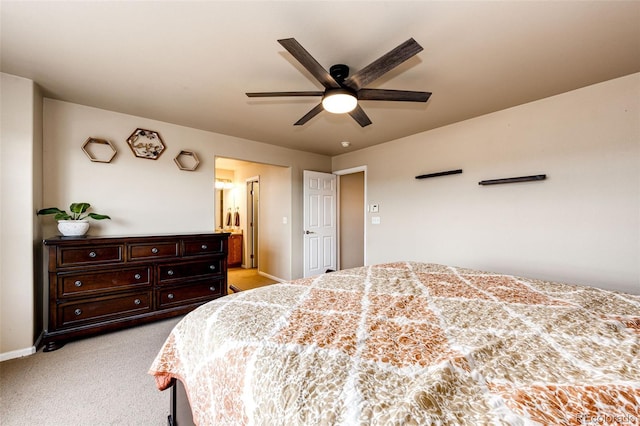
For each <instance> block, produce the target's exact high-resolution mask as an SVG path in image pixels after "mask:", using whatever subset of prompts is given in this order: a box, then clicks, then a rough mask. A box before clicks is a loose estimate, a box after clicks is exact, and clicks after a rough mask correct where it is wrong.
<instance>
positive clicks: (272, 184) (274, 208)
mask: <svg viewBox="0 0 640 426" xmlns="http://www.w3.org/2000/svg"><path fill="white" fill-rule="evenodd" d="M291 176H292V173H291V168H290V167H287V166H277V165H273V164H265V163H257V162H253V161H246V160H240V159H235V158H228V157H216V158H215V180H216V181H218V180H220V179H223V180H230V181H231V183H232V185H230V186H232V188H233V189H231V190H229V191H227V190H225V191H224V194H225V197H226V198H224V202H225V208H224V215H225V220H224V223H225V224H226V222H227V221H226V215H227V213H228V211H229V210H228V209H229V207H231V208H232V211H233V212H235V211H236V208H237V211H238V213H239V216H240V221H239V223H240V226H236V225H235V223H236V220H235V214H234V216H233V217H234V220H233V227H232V228H233V229H232V231H234V232H235V233H236V235H235V236H234V237H235V238H234V239H235V243H237V242H238V240H241V241H242V243H241V244H242V248H241V253H242V254H241V258H242V259H241V262H242V263H241V267H242V268H243V269H257V271H255V272H257V273H258V274H259V275H262V276H266V277H268V278H271V279H274V280H276V281H280V280H287V279H290V277H291V260H290V259H291V221H290V220H289V218H290V217H291V211H292V207H291V206H292V196H291V194H292V190H291V187H292V177H291ZM219 192H220V191H216V194H219ZM251 192H253V194H251ZM227 193H228V194H229V195H227ZM215 198H216V199H215V203H216V204H215V208H214V212H215V213H216V218H215V222H216V223H218V224H219V223H220V218H218V217H217V216H218V215H219V214H220V204H219V203H220V197H219V196H218V195H216V197H215ZM252 225H253V226H252ZM223 230H225V229H223ZM225 231H227V232H228V229H227V230H225ZM230 250H231V246H230ZM252 255H253V257H252Z"/></svg>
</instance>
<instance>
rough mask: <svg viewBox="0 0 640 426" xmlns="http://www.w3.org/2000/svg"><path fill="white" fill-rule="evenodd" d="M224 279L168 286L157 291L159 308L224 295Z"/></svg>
mask: <svg viewBox="0 0 640 426" xmlns="http://www.w3.org/2000/svg"><path fill="white" fill-rule="evenodd" d="M223 287H224V280H223V279H222V278H219V279H209V280H205V281H198V282H196V283H193V284H189V285H182V286H175V287H166V288H163V289H161V290H160V291H158V292H157V295H158V300H157V304H158V307H159V308H168V307H171V306H177V305H185V304H189V303H197V302H203V301H206V300H210V299H215V298H216V297H220V296H222V294H223V292H222V290H223Z"/></svg>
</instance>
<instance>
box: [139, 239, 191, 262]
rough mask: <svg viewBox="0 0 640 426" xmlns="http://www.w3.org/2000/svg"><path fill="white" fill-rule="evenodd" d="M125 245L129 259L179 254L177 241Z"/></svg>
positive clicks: (158, 257)
mask: <svg viewBox="0 0 640 426" xmlns="http://www.w3.org/2000/svg"><path fill="white" fill-rule="evenodd" d="M127 247H128V255H129V256H128V257H129V260H148V259H160V258H167V257H177V256H178V254H179V251H178V247H179V245H178V241H167V242H158V243H141V244H129V245H127Z"/></svg>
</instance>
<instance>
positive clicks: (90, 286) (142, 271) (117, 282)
mask: <svg viewBox="0 0 640 426" xmlns="http://www.w3.org/2000/svg"><path fill="white" fill-rule="evenodd" d="M150 285H151V268H150V267H148V266H139V267H136V268H126V269H109V270H101V271H95V272H85V273H73V274H58V297H73V296H81V297H84V296H85V295H89V294H93V293H96V292H103V291H109V290H117V291H122V290H126V288H127V287H138V286H150Z"/></svg>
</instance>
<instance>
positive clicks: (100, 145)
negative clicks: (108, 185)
mask: <svg viewBox="0 0 640 426" xmlns="http://www.w3.org/2000/svg"><path fill="white" fill-rule="evenodd" d="M82 151H83V152H84V153H85V154H86V155H87V157H89V160H91V161H94V162H96V163H110V162H111V160H113V157H115V156H116V154H117V153H118V150H116V148H115V147H114V146H113V144H112V143H111V142H109V141H108V140H104V139H97V138H89V139H87V140H86V142H85V143H84V144H83V145H82Z"/></svg>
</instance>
